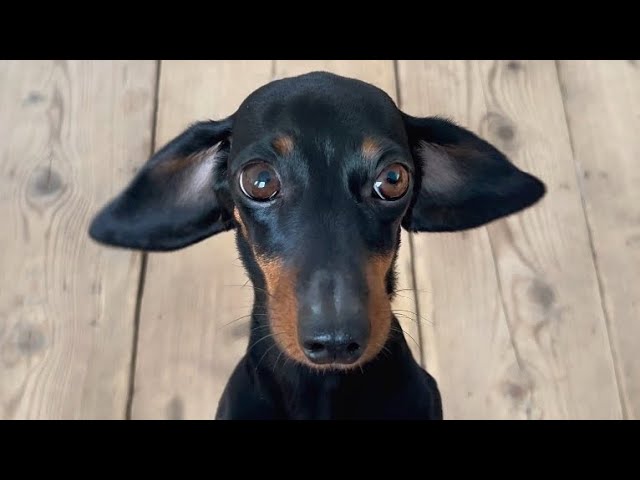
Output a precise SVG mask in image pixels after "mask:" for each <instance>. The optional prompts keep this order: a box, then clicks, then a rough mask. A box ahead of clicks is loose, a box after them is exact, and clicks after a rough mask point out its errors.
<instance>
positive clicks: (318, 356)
mask: <svg viewBox="0 0 640 480" xmlns="http://www.w3.org/2000/svg"><path fill="white" fill-rule="evenodd" d="M366 341H367V339H366V338H365V336H364V335H353V334H347V333H345V332H336V333H324V334H319V335H314V336H310V337H307V338H305V339H304V340H303V342H302V348H303V350H304V353H305V355H306V356H307V358H308V359H309V360H311V361H312V362H313V363H317V364H318V365H321V364H326V363H342V364H350V363H354V362H356V361H357V360H358V359H359V358H360V356H361V355H362V353H363V352H364V349H365V346H366Z"/></svg>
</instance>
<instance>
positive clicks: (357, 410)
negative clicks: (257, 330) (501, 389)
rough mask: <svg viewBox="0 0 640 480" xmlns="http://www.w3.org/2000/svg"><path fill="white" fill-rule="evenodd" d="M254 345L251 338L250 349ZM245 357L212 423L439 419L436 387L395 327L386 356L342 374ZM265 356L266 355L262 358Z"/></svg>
mask: <svg viewBox="0 0 640 480" xmlns="http://www.w3.org/2000/svg"><path fill="white" fill-rule="evenodd" d="M258 340H259V337H258V335H252V338H251V339H250V345H251V344H253V343H255V342H256V341H258ZM264 343H265V345H264V346H263V347H262V348H254V349H251V350H250V351H249V352H247V353H246V354H245V356H244V357H243V358H242V360H241V361H240V363H239V364H238V366H237V367H236V369H235V370H234V372H233V374H232V376H231V379H230V381H229V383H228V384H227V387H226V389H225V391H224V393H223V395H222V399H221V400H220V404H219V407H218V412H217V414H216V418H218V419H238V418H241V419H281V420H284V419H298V420H309V419H327V420H328V419H425V420H426V419H433V420H435V419H442V415H443V414H442V401H441V399H440V392H439V391H438V387H437V384H436V381H435V380H434V379H433V377H432V376H431V375H429V374H428V373H427V372H425V371H424V370H423V369H422V367H421V366H420V365H419V364H418V363H417V362H416V361H415V360H414V358H413V356H412V354H411V351H410V350H409V347H408V345H407V343H406V341H405V339H404V336H403V334H402V331H401V330H400V327H399V325H398V324H397V323H396V325H395V328H393V330H392V335H390V339H389V341H388V342H387V345H386V348H387V350H388V351H387V352H386V355H385V354H382V355H380V356H378V357H377V358H376V359H375V360H372V361H371V362H369V363H367V364H366V365H364V366H363V367H362V371H361V370H359V369H355V370H350V371H347V372H328V373H324V372H314V371H312V370H310V369H309V368H307V367H305V366H304V365H299V364H298V363H294V362H291V361H290V362H284V361H283V360H282V359H281V358H280V359H278V358H277V357H278V356H279V355H280V354H279V353H277V354H276V355H275V356H272V357H271V358H270V359H269V360H265V358H264V357H263V355H265V352H266V351H267V350H268V349H269V348H271V347H270V346H268V345H266V342H264ZM267 355H268V354H267Z"/></svg>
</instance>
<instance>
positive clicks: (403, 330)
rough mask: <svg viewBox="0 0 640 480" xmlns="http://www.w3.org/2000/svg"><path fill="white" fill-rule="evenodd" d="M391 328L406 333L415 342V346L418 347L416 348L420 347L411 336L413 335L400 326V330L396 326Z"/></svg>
mask: <svg viewBox="0 0 640 480" xmlns="http://www.w3.org/2000/svg"><path fill="white" fill-rule="evenodd" d="M391 330H395V331H396V332H400V331H402V332H403V333H404V334H405V335H407V336H408V337H409V338H410V339H411V340H413V342H414V343H415V344H416V347H418V349H420V348H421V347H420V344H419V343H418V341H417V340H416V339H415V338H413V336H412V335H411V334H410V333H409V332H407V331H406V330H405V329H403V328H401V329H400V330H398V329H397V328H394V327H391Z"/></svg>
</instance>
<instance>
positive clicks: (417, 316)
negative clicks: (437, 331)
mask: <svg viewBox="0 0 640 480" xmlns="http://www.w3.org/2000/svg"><path fill="white" fill-rule="evenodd" d="M391 311H392V312H407V313H410V314H412V315H415V316H416V318H419V319H420V320H422V321H424V322H427V323H428V324H430V325H433V322H432V321H431V320H428V319H426V318H424V317H423V316H422V315H418V314H417V313H416V312H413V311H411V310H401V309H400V310H393V309H392V310H391Z"/></svg>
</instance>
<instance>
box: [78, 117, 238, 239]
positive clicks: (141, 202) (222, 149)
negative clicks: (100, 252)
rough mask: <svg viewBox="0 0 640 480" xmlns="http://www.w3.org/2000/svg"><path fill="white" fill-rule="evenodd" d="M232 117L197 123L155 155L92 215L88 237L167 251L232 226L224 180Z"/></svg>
mask: <svg viewBox="0 0 640 480" xmlns="http://www.w3.org/2000/svg"><path fill="white" fill-rule="evenodd" d="M231 126H232V121H231V119H230V118H228V119H225V120H222V121H219V122H216V121H205V122H199V123H196V124H194V125H192V126H191V127H189V128H188V129H187V130H185V131H184V132H183V133H182V134H180V135H179V136H178V137H176V138H175V139H173V140H172V141H171V142H169V143H168V144H167V145H165V146H164V147H163V148H162V149H161V150H160V151H158V152H157V153H156V154H155V155H153V156H152V157H151V158H150V159H149V160H148V161H147V163H146V164H145V165H144V166H143V168H142V169H141V170H140V172H138V174H137V175H136V176H135V178H134V179H133V180H132V181H131V183H130V184H129V185H128V186H127V187H126V188H125V190H124V191H123V192H122V193H120V195H118V196H117V197H116V198H115V199H113V200H112V201H111V202H109V203H108V204H107V205H106V206H105V207H104V208H103V209H102V210H101V211H100V212H99V213H98V214H97V215H96V217H95V218H94V219H93V222H92V223H91V226H90V228H89V235H90V236H91V238H93V239H94V240H96V241H98V242H100V243H104V244H107V245H112V246H116V247H124V248H131V249H140V250H148V251H167V250H176V249H179V248H183V247H186V246H188V245H191V244H193V243H196V242H198V241H200V240H203V239H205V238H207V237H209V236H211V235H214V234H216V233H218V232H221V231H224V230H228V229H230V228H232V226H233V225H232V221H231V216H230V214H229V212H227V211H226V209H224V208H223V207H222V205H221V202H220V198H219V192H220V190H221V189H222V188H224V185H225V182H226V177H225V173H226V156H227V154H228V150H229V136H230V134H231Z"/></svg>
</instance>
